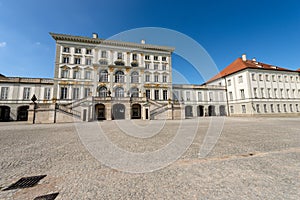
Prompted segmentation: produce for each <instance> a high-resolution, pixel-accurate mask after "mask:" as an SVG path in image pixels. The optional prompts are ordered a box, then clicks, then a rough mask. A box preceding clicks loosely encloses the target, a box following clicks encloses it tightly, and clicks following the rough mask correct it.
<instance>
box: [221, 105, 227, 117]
mask: <svg viewBox="0 0 300 200" xmlns="http://www.w3.org/2000/svg"><path fill="white" fill-rule="evenodd" d="M220 116H226V110H225V106H220Z"/></svg>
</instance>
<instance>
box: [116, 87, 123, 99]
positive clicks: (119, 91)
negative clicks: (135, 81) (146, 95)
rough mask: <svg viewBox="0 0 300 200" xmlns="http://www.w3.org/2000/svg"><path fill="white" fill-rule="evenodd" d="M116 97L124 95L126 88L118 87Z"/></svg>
mask: <svg viewBox="0 0 300 200" xmlns="http://www.w3.org/2000/svg"><path fill="white" fill-rule="evenodd" d="M115 97H124V89H123V88H121V87H118V88H116V91H115Z"/></svg>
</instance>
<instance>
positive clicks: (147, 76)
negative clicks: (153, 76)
mask: <svg viewBox="0 0 300 200" xmlns="http://www.w3.org/2000/svg"><path fill="white" fill-rule="evenodd" d="M145 81H146V82H150V75H149V74H146V75H145Z"/></svg>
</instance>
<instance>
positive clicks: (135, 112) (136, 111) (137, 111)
mask: <svg viewBox="0 0 300 200" xmlns="http://www.w3.org/2000/svg"><path fill="white" fill-rule="evenodd" d="M131 109H132V111H131V119H141V105H140V104H133V105H132V108H131Z"/></svg>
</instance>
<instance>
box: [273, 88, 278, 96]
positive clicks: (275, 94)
mask: <svg viewBox="0 0 300 200" xmlns="http://www.w3.org/2000/svg"><path fill="white" fill-rule="evenodd" d="M274 98H277V89H276V88H274Z"/></svg>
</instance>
